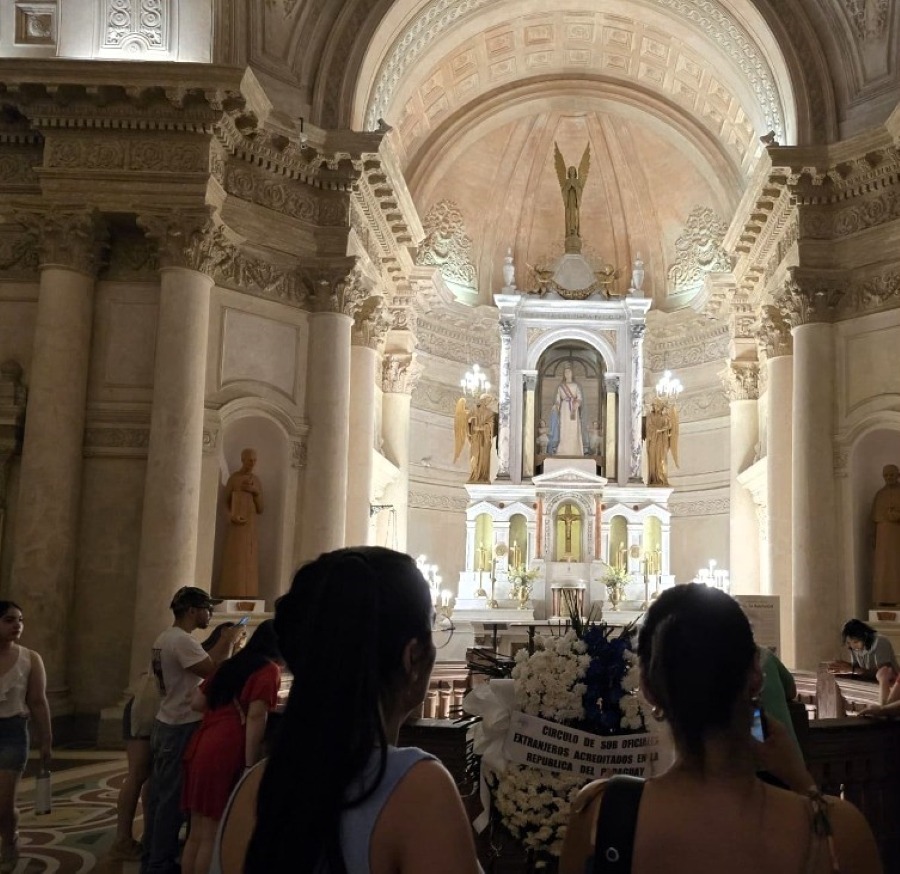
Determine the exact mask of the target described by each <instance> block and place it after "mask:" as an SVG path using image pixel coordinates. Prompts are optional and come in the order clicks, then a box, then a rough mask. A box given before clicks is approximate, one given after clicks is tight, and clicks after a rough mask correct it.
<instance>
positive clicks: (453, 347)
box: [416, 307, 500, 367]
mask: <svg viewBox="0 0 900 874" xmlns="http://www.w3.org/2000/svg"><path fill="white" fill-rule="evenodd" d="M416 335H417V338H418V340H419V348H420V349H421V350H422V351H423V352H426V353H428V354H429V355H432V356H434V357H435V358H443V359H444V360H446V361H456V362H459V363H462V364H465V365H466V366H467V367H468V366H469V365H470V364H472V362H473V361H477V362H479V363H480V364H481V366H482V367H496V366H497V365H498V364H499V361H500V344H499V343H498V342H497V321H496V310H495V311H494V312H493V313H492V314H491V317H490V318H488V317H484V318H480V319H479V314H478V313H477V312H476V311H474V310H471V309H466V310H465V311H464V314H463V315H462V316H460V315H458V314H457V312H456V311H454V310H452V309H450V308H445V307H435V308H434V309H432V310H430V311H429V312H428V313H426V314H420V315H419V316H418V318H417V320H416Z"/></svg>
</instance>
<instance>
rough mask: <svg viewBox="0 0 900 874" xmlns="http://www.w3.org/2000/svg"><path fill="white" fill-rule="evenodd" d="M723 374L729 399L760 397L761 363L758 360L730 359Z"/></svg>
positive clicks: (747, 399)
mask: <svg viewBox="0 0 900 874" xmlns="http://www.w3.org/2000/svg"><path fill="white" fill-rule="evenodd" d="M721 376H722V384H723V385H724V386H725V394H726V395H727V396H728V400H729V401H755V400H757V399H758V398H759V365H758V364H757V363H756V362H744V361H729V362H728V364H726V365H725V369H724V370H723V371H722V373H721Z"/></svg>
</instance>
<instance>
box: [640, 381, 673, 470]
mask: <svg viewBox="0 0 900 874" xmlns="http://www.w3.org/2000/svg"><path fill="white" fill-rule="evenodd" d="M646 440H647V485H648V486H667V485H669V471H668V456H669V453H671V454H672V461H674V462H675V467H678V410H677V409H676V407H675V405H674V404H667V403H666V402H665V401H664V400H663V399H662V398H657V399H656V400H655V401H653V403H652V404H650V412H649V414H648V415H647V421H646Z"/></svg>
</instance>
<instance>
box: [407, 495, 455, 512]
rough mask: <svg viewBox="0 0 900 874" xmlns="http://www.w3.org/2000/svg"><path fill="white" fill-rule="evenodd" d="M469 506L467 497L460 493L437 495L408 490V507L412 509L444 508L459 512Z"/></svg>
mask: <svg viewBox="0 0 900 874" xmlns="http://www.w3.org/2000/svg"><path fill="white" fill-rule="evenodd" d="M468 506H469V498H468V496H467V495H466V494H465V492H462V494H461V495H439V494H434V493H432V492H419V491H410V493H409V507H410V509H412V510H446V511H448V512H454V513H461V512H463V511H465V509H466V507H468Z"/></svg>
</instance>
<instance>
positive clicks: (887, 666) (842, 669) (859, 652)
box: [828, 619, 900, 703]
mask: <svg viewBox="0 0 900 874" xmlns="http://www.w3.org/2000/svg"><path fill="white" fill-rule="evenodd" d="M841 637H842V638H843V641H844V645H845V646H846V647H847V649H849V650H850V661H849V662H848V661H843V660H841V661H836V662H831V663H829V665H828V670H829V671H831V673H832V674H837V675H838V676H850V677H857V678H859V679H860V680H878V683H879V685H880V686H881V692H882V694H881V701H882V703H884V701H886V699H887V695H888V692H889V690H890V688H891V686H892V685H893V683H894V680H895V679H896V677H897V675H898V674H900V667H898V665H897V657H896V656H895V655H894V647H893V646H891V642H890V641H889V640H888V639H887V638H886V637H883V636H882V635H880V634H878V632H877V631H875V629H874V628H872V626H871V625H867V624H866V623H865V622H863V621H862V620H861V619H850V620H848V621H847V622H846V623H844V627H843V628H842V629H841ZM882 668H884V670H882Z"/></svg>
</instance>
